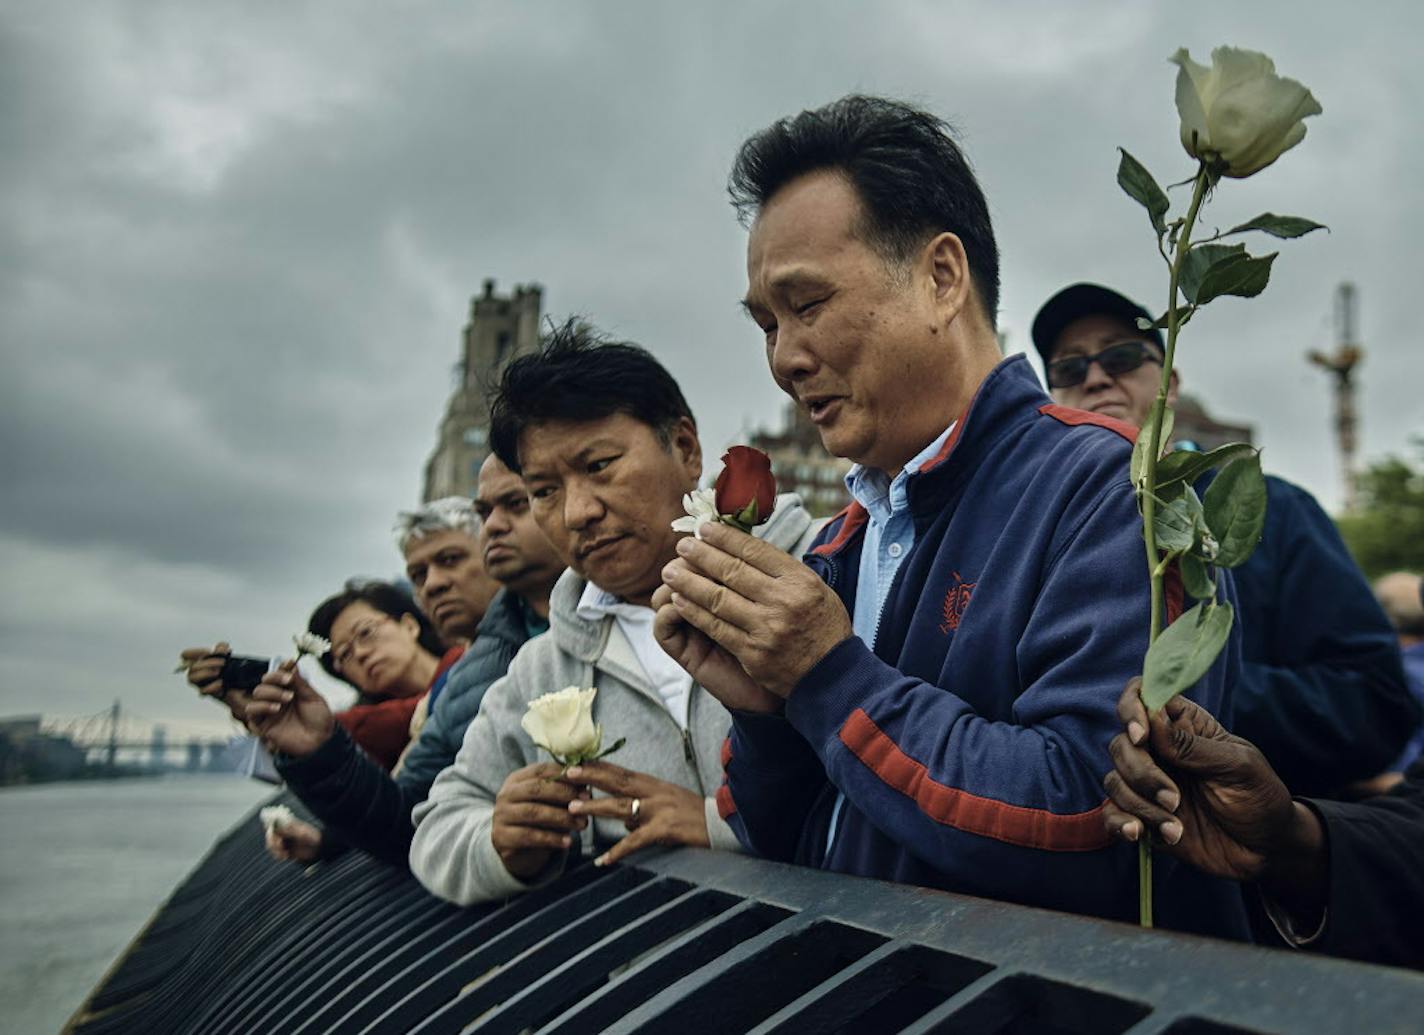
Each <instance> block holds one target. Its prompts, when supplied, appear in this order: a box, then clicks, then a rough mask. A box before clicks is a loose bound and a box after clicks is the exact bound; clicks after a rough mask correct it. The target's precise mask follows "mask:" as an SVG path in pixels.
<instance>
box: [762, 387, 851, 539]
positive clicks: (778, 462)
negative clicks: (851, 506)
mask: <svg viewBox="0 0 1424 1035" xmlns="http://www.w3.org/2000/svg"><path fill="white" fill-rule="evenodd" d="M748 445H751V446H755V447H756V448H757V449H760V450H761V451H762V452H763V453H765V454H766V455H767V456H769V457H771V473H772V474H774V475H776V487H777V489H778V490H779V491H781V492H794V493H797V494H799V495H800V497H801V502H802V503H803V504H805V507H806V509H807V510H809V511H810V512H811V513H812V514H815V515H816V516H817V517H824V516H826V515H828V514H834V513H836V512H837V511H839V510H841V509H842V508H843V507H844V506H845V505H846V504H847V503H849V502H850V495H849V494H848V493H847V492H846V487H845V475H846V472H847V471H849V470H850V461H849V460H842V459H840V458H839V457H834V456H831V455H830V454H829V453H827V452H826V450H825V449H824V448H823V447H822V445H821V433H820V432H819V431H817V430H816V425H814V424H812V423H811V419H810V418H809V417H808V416H807V415H806V411H805V410H803V409H801V407H799V406H797V405H796V404H795V403H794V402H788V403H787V404H786V410H785V427H784V429H783V430H782V431H776V432H773V431H758V432H755V433H754V434H753V435H752V436H751V437H750V439H749V440H748Z"/></svg>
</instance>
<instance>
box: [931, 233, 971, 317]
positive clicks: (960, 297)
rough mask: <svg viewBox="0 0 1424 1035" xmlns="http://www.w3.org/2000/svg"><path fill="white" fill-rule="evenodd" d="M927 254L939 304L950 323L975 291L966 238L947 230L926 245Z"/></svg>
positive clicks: (966, 304)
mask: <svg viewBox="0 0 1424 1035" xmlns="http://www.w3.org/2000/svg"><path fill="white" fill-rule="evenodd" d="M923 255H924V262H925V264H926V266H927V268H928V272H929V277H930V284H931V285H932V288H933V291H934V304H935V308H936V309H937V310H938V312H939V313H940V317H941V319H942V321H943V325H944V326H948V325H949V324H950V323H951V322H953V320H954V318H955V317H956V316H958V315H959V314H960V313H962V312H964V310H965V309H966V308H967V307H968V306H969V300H970V296H971V294H972V292H973V287H972V285H971V283H970V274H969V257H968V256H967V255H966V254H965V253H964V242H963V241H961V240H960V239H959V235H958V234H952V233H949V232H948V231H945V232H944V233H942V234H937V235H936V236H935V237H934V238H933V239H931V241H930V242H929V243H928V244H927V245H925V251H924V253H923Z"/></svg>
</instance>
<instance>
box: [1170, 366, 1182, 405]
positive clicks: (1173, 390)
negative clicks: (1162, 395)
mask: <svg viewBox="0 0 1424 1035" xmlns="http://www.w3.org/2000/svg"><path fill="white" fill-rule="evenodd" d="M1181 386H1182V378H1181V376H1180V375H1179V374H1178V373H1177V368H1176V367H1173V368H1172V376H1171V378H1170V379H1169V380H1168V381H1167V405H1168V406H1176V405H1177V392H1178V390H1179V389H1180V388H1181Z"/></svg>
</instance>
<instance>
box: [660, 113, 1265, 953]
mask: <svg viewBox="0 0 1424 1035" xmlns="http://www.w3.org/2000/svg"><path fill="white" fill-rule="evenodd" d="M731 191H732V196H733V200H734V202H735V203H736V205H737V206H738V208H739V210H740V211H741V213H742V214H743V216H744V217H749V218H751V219H752V224H751V235H750V238H749V241H748V256H747V276H748V290H747V296H746V299H745V306H746V309H747V311H748V313H749V314H750V315H751V317H752V318H753V319H754V320H755V321H756V323H757V324H758V325H759V326H760V327H761V329H762V331H763V332H764V334H765V338H766V350H767V357H768V360H769V363H770V366H771V372H772V376H773V377H774V379H775V380H776V382H777V383H778V385H779V386H780V387H781V388H782V389H783V390H784V391H786V392H787V393H789V394H790V395H791V396H792V397H793V398H795V399H796V400H797V402H798V403H799V404H800V405H802V406H803V407H805V408H806V410H807V412H808V414H809V416H810V418H811V420H812V421H813V422H815V424H816V425H817V427H818V429H819V431H820V434H821V440H822V442H823V443H824V444H825V446H826V448H827V449H828V450H830V452H832V453H834V454H836V455H838V456H845V457H849V458H850V459H852V460H854V461H855V464H856V466H855V467H854V468H853V469H852V471H851V474H850V475H849V477H848V486H849V488H850V491H851V493H852V495H853V497H854V499H855V502H854V503H852V505H851V506H850V507H849V508H848V509H847V510H846V511H845V512H843V513H842V514H841V515H839V516H838V517H837V518H835V519H833V520H832V521H831V523H830V524H829V525H828V526H827V528H826V530H825V531H824V532H823V533H822V536H821V538H820V540H819V543H818V545H817V546H815V547H814V548H813V549H812V551H811V554H810V555H809V557H808V560H809V563H810V565H811V567H807V565H804V564H801V563H798V562H796V561H794V560H793V559H791V558H786V557H775V556H773V555H772V553H771V551H768V550H765V549H762V548H761V547H760V546H759V545H758V544H757V543H756V542H755V541H754V540H753V539H751V537H748V536H744V535H742V534H741V533H740V532H738V531H736V530H734V529H731V528H729V527H727V526H723V525H716V526H708V527H707V528H706V529H704V531H703V533H702V538H701V540H700V541H699V540H697V539H688V540H686V541H684V542H683V543H682V544H680V546H679V554H680V557H679V559H678V560H676V561H673V562H672V563H671V564H669V565H668V567H667V568H666V569H665V571H664V580H665V584H664V587H663V588H662V589H661V590H660V591H659V594H658V597H657V599H656V600H655V603H656V604H658V605H660V609H659V622H658V626H659V633H660V638H661V640H662V642H663V645H664V648H665V649H666V650H668V652H669V653H670V654H672V655H673V656H674V657H676V658H677V659H678V660H679V662H681V663H682V664H683V666H684V667H686V668H687V669H688V670H689V671H690V672H692V674H693V675H694V676H695V677H696V678H697V679H698V681H699V682H700V683H701V684H702V685H703V686H705V687H707V688H708V689H709V690H710V691H712V692H713V693H714V694H716V695H717V696H718V697H719V698H720V699H721V700H722V701H723V702H724V703H725V704H727V705H728V706H729V707H730V708H732V709H733V714H734V723H733V728H732V735H731V737H730V738H729V741H728V744H727V747H726V750H725V752H724V761H725V766H726V785H725V786H724V787H723V788H722V792H721V794H720V795H719V803H720V806H721V811H722V813H723V815H724V816H725V817H726V818H727V819H728V821H729V822H730V823H731V824H732V826H733V829H734V830H736V832H737V834H738V836H739V837H740V838H741V839H742V840H743V842H744V843H745V844H746V845H747V846H748V847H749V848H751V849H752V850H753V851H756V852H758V853H759V854H761V855H764V856H768V857H771V858H776V859H783V860H788V861H795V862H799V863H802V864H805V865H811V866H818V867H822V868H825V869H830V870H837V871H840V872H846V873H856V874H863V875H866V876H872V877H880V878H884V879H888V880H896V881H905V882H910V883H915V884H922V885H927V886H932V887H939V888H945V889H948V890H953V891H961V892H967V893H970V894H976V895H983V896H988V897H993V898H1002V899H1009V900H1013V901H1018V902H1026V903H1032V904H1038V905H1044V906H1050V907H1054V908H1060V909H1069V910H1074V911H1080V912H1086V913H1093V914H1097V915H1100V916H1108V917H1117V918H1123V919H1126V918H1129V917H1131V916H1132V915H1133V914H1134V911H1135V909H1136V903H1137V882H1136V872H1135V860H1134V856H1133V853H1132V852H1131V850H1130V849H1125V847H1124V846H1120V845H1119V846H1112V845H1111V843H1110V841H1109V839H1108V838H1107V836H1106V833H1105V831H1104V829H1103V826H1102V809H1103V802H1104V798H1103V794H1102V790H1101V787H1100V781H1101V778H1102V774H1103V771H1104V769H1105V768H1106V756H1105V755H1104V754H1103V752H1104V751H1106V749H1107V745H1108V742H1109V741H1110V740H1111V739H1112V737H1113V735H1114V733H1115V732H1116V731H1117V723H1116V718H1115V703H1116V699H1117V696H1118V694H1119V692H1120V688H1121V685H1122V683H1123V682H1125V681H1126V679H1127V678H1129V677H1131V676H1132V675H1135V674H1137V673H1138V672H1140V671H1141V665H1142V656H1143V654H1144V652H1145V650H1146V647H1147V634H1148V622H1149V611H1150V608H1149V599H1148V565H1147V558H1146V556H1145V551H1144V548H1143V544H1142V539H1141V535H1140V519H1139V518H1138V514H1137V509H1136V503H1135V498H1134V495H1133V489H1132V486H1131V484H1130V482H1129V479H1128V474H1127V464H1128V458H1129V454H1130V451H1131V441H1132V439H1133V437H1134V429H1133V428H1132V427H1131V426H1130V425H1127V424H1125V423H1123V422H1120V421H1113V420H1109V419H1106V418H1099V417H1095V416H1093V415H1091V414H1084V413H1080V412H1078V411H1069V410H1065V409H1063V408H1060V407H1058V406H1056V405H1054V403H1053V402H1052V400H1051V399H1049V398H1048V396H1047V395H1045V394H1044V392H1043V390H1042V388H1041V387H1040V386H1039V384H1038V381H1037V379H1036V378H1035V376H1034V374H1033V371H1032V370H1031V369H1030V368H1029V366H1028V363H1027V361H1026V360H1025V359H1024V358H1023V357H1022V356H1018V357H1014V358H1012V359H1009V360H1004V359H1003V358H1002V356H1001V353H1000V349H999V345H998V341H997V339H996V337H995V333H994V319H995V313H996V310H997V307H998V255H997V249H996V246H995V243H994V237H993V230H992V227H991V225H990V221H989V215H988V208H987V205H986V203H985V200H984V196H983V194H982V193H981V191H980V189H979V186H978V184H977V183H976V181H975V179H974V176H973V174H972V172H971V171H970V169H969V167H968V164H967V162H966V161H965V159H964V156H963V155H962V153H961V152H960V151H959V148H958V147H957V145H956V144H955V142H954V140H953V138H952V137H951V135H950V133H949V130H948V127H947V126H945V125H944V123H943V122H941V121H940V120H939V119H937V118H935V117H934V116H932V115H930V114H928V113H926V112H923V111H919V110H917V109H915V108H912V107H910V106H908V105H904V104H900V103H898V102H894V101H888V100H883V99H879V98H871V97H858V96H852V97H847V98H844V99H842V100H840V101H838V102H835V103H834V104H831V105H828V106H827V107H825V108H822V109H819V110H816V111H807V112H803V113H801V114H800V115H799V116H796V117H794V118H789V119H784V120H782V121H780V122H778V123H775V124H774V125H772V126H771V127H769V128H768V129H766V130H764V131H763V132H761V133H758V134H756V135H755V136H753V137H752V138H751V139H749V140H748V141H747V142H746V143H745V144H744V145H743V147H742V150H741V152H740V154H739V156H738V158H737V161H736V164H735V166H734V169H733V172H732V177H731ZM1173 598H1174V601H1175V603H1176V604H1178V605H1179V604H1180V594H1179V593H1177V594H1173ZM1169 610H1173V611H1174V609H1169ZM1174 613H1175V611H1174ZM1238 646H1239V641H1237V640H1236V639H1233V641H1232V643H1231V644H1230V645H1229V646H1228V649H1227V651H1226V652H1225V653H1224V654H1223V656H1222V658H1221V659H1220V660H1219V661H1218V663H1217V664H1216V665H1215V666H1214V667H1213V669H1212V670H1211V671H1210V672H1209V673H1208V675H1207V676H1206V677H1205V678H1204V679H1203V680H1202V681H1201V683H1200V684H1198V686H1197V687H1195V688H1194V690H1193V691H1192V693H1193V696H1194V697H1195V699H1196V700H1198V701H1200V702H1201V703H1202V704H1203V705H1204V706H1206V707H1207V708H1209V709H1211V710H1212V711H1214V712H1218V713H1219V712H1220V711H1222V710H1223V709H1225V708H1227V706H1228V702H1227V700H1226V687H1227V686H1228V685H1229V682H1228V681H1227V677H1230V676H1233V675H1234V668H1235V662H1236V654H1237V650H1238ZM1157 880H1158V889H1159V892H1161V893H1160V894H1159V897H1158V904H1159V909H1158V912H1159V918H1160V921H1161V922H1162V923H1164V924H1166V925H1170V926H1174V927H1177V928H1180V929H1189V930H1197V931H1203V932H1209V933H1216V934H1223V935H1233V936H1244V935H1245V934H1246V923H1245V912H1244V907H1243V905H1242V900H1241V896H1240V891H1239V888H1238V887H1236V886H1235V885H1234V884H1231V883H1229V882H1223V881H1219V880H1216V879H1214V878H1210V877H1206V876H1204V875H1202V874H1199V873H1195V872H1193V871H1191V870H1190V869H1188V868H1185V867H1175V866H1172V865H1171V864H1170V862H1169V863H1168V864H1167V865H1165V866H1159V867H1158V868H1157Z"/></svg>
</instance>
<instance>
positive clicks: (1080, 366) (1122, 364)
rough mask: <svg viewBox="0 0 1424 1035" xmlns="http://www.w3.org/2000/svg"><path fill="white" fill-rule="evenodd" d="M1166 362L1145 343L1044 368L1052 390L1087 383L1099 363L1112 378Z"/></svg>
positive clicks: (1071, 358)
mask: <svg viewBox="0 0 1424 1035" xmlns="http://www.w3.org/2000/svg"><path fill="white" fill-rule="evenodd" d="M1149 360H1150V361H1151V362H1153V363H1160V362H1162V360H1161V358H1160V357H1159V356H1158V355H1157V350H1156V349H1154V348H1153V347H1152V346H1151V345H1148V344H1147V343H1146V342H1145V341H1125V342H1123V343H1122V344H1120V345H1109V346H1108V347H1107V348H1105V349H1103V351H1102V352H1097V353H1094V354H1093V355H1091V356H1065V357H1064V358H1063V359H1055V360H1054V361H1053V362H1052V363H1049V364H1048V366H1047V367H1045V368H1044V369H1045V370H1046V371H1047V373H1048V387H1049V388H1072V387H1073V386H1074V385H1080V384H1082V383H1083V379H1084V378H1085V377H1087V376H1088V367H1090V366H1092V365H1093V364H1094V363H1096V364H1097V365H1098V366H1100V367H1102V368H1103V373H1104V374H1107V375H1108V377H1118V376H1120V375H1122V374H1130V373H1132V372H1133V371H1134V370H1136V369H1137V368H1138V367H1140V366H1142V364H1143V363H1146V362H1148V361H1149Z"/></svg>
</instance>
